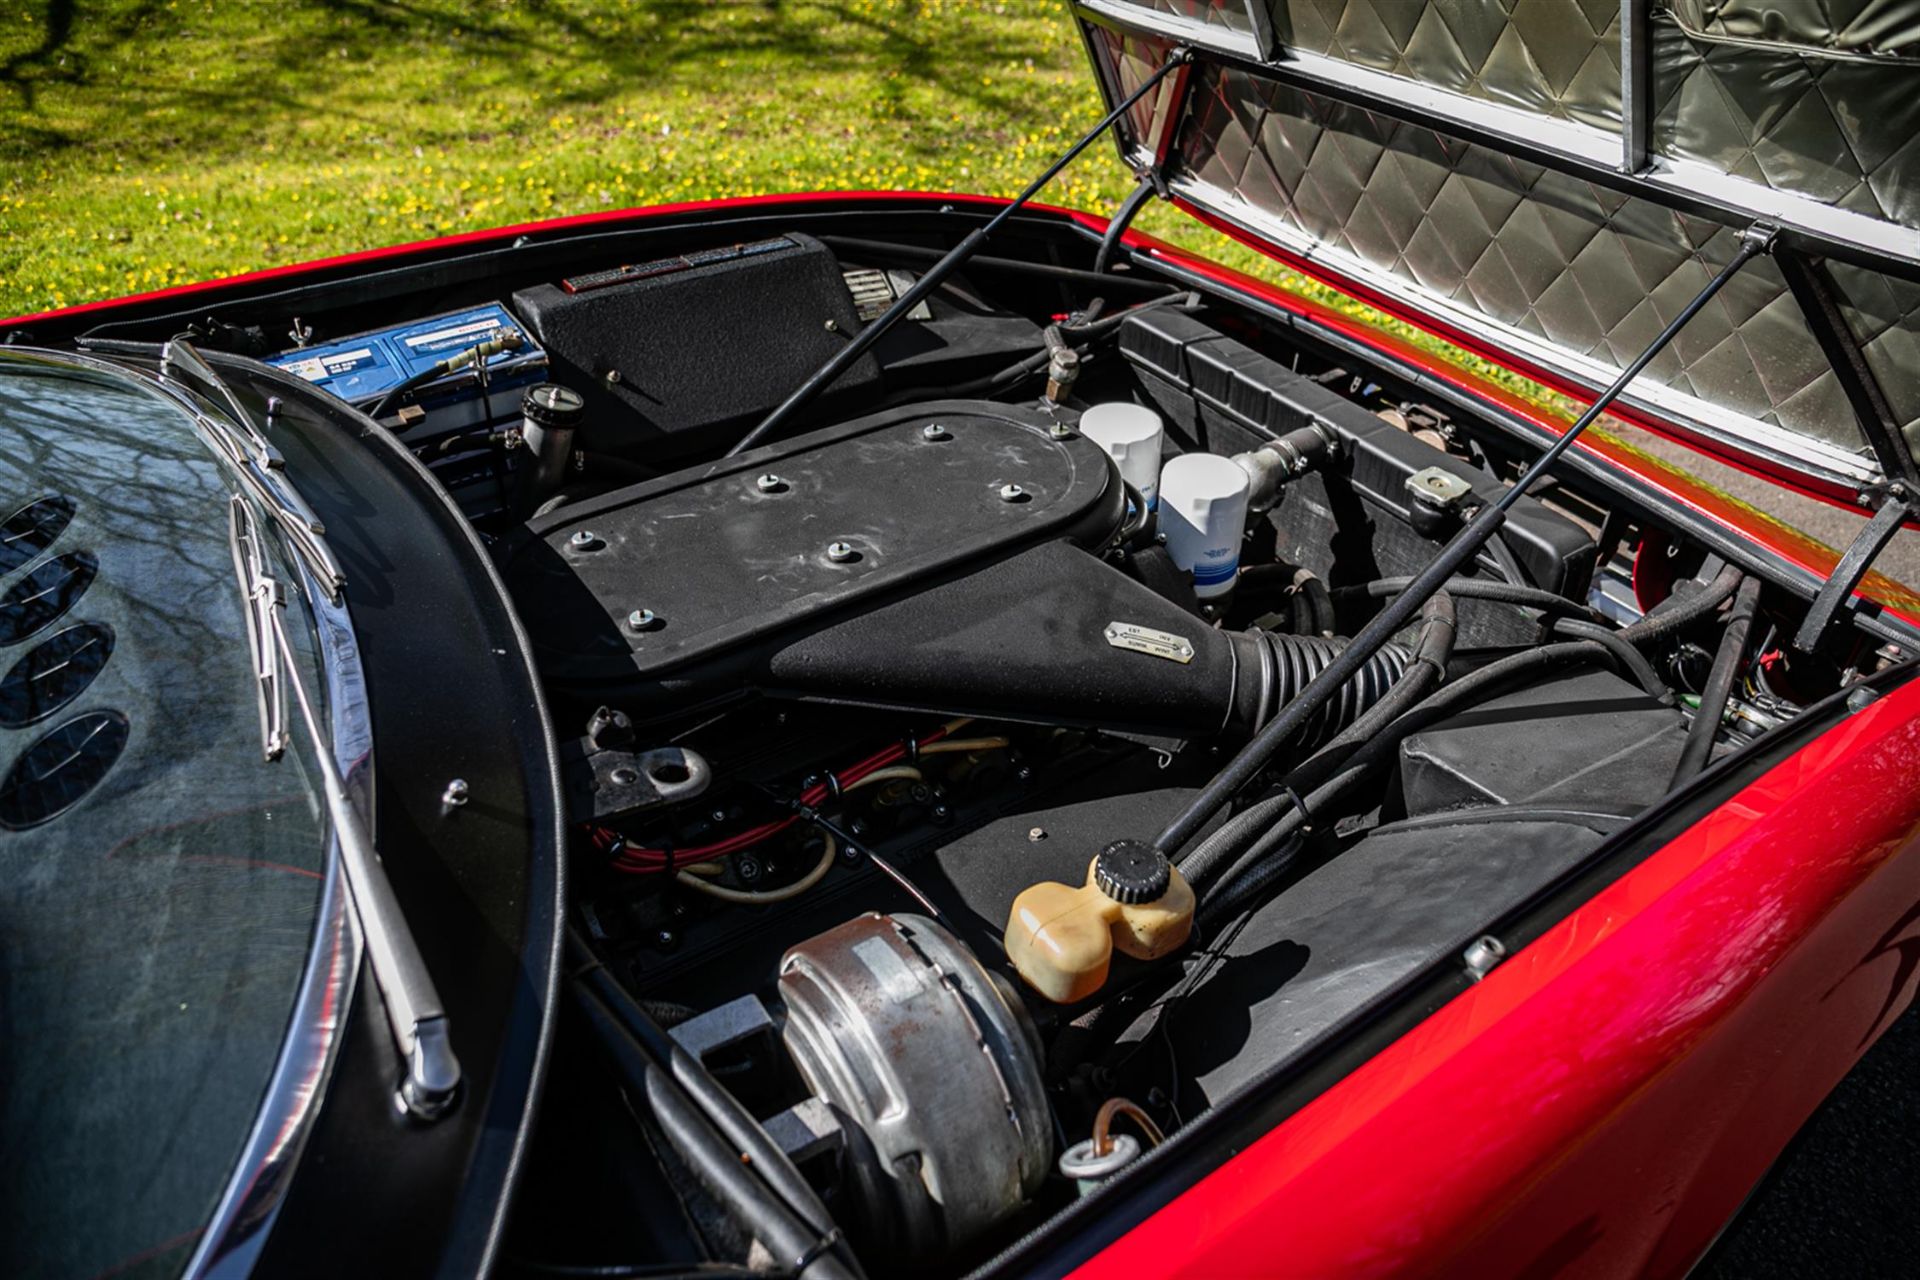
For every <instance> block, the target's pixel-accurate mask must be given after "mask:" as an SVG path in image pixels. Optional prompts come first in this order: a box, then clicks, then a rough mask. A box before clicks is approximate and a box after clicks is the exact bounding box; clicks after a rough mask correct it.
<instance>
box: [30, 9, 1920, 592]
mask: <svg viewBox="0 0 1920 1280" xmlns="http://www.w3.org/2000/svg"><path fill="white" fill-rule="evenodd" d="M1099 115H1100V102H1099V97H1098V94H1097V92H1096V90H1095V88H1094V84H1093V78H1092V75H1091V73H1090V72H1089V70H1088V68H1087V67H1086V65H1085V54H1084V52H1083V51H1082V48H1081V45H1080V40H1079V37H1078V35H1077V34H1076V33H1075V31H1074V29H1073V24H1072V22H1071V20H1070V19H1069V18H1068V15H1067V11H1066V6H1065V5H1064V4H1063V3H1060V2H1059V0H591V2H590V0H275V2H274V3H265V2H264V0H89V2H88V3H86V4H84V5H82V4H78V3H76V0H0V315H17V314H21V313H24V312H31V311H38V310H44V309H46V308H50V307H59V306H66V305H70V304H73V303H79V302H86V301H89V300H92V299H96V298H108V297H115V296H118V295H121V294H126V293H132V292H136V291H140V290H146V289H155V288H160V287H162V286H165V285H171V284H181V283H186V282H189V281H193V280H201V279H206V278H209V277H213V276H218V275H228V274H233V273H236V272H241V271H247V270H252V269H255V268H259V267H266V266H272V265H275V264H279V263H287V262H298V261H301V260H304V259H309V258H315V257H321V256H325V255H328V254H334V253H342V252H347V251H350V250H355V249H366V248H372V247H374V246H377V245H385V244H394V243H400V242H404V241H410V240H419V239H423V238H427V237H431V236H437V235H444V234H447V233H449V232H454V231H462V230H470V229H475V228H482V227H489V226H499V225H503V224H507V223H513V222H523V221H528V220H532V219H538V218H546V217H556V216H559V215H562V214H568V213H579V212H585V211H589V210H595V209H604V208H619V207H625V206H632V205H643V204H652V203H659V202H663V201H672V200H685V199H695V198H700V197H706V196H719V195H747V194H756V193H765V192H781V191H805V190H823V189H832V188H876V187H879V188H921V189H932V190H955V191H982V192H989V193H995V194H1002V195H1011V194H1013V193H1015V192H1017V191H1018V190H1019V189H1020V188H1021V187H1022V186H1024V185H1025V183H1026V181H1027V180H1028V179H1029V178H1030V177H1031V175H1032V174H1034V173H1035V172H1037V171H1038V170H1039V169H1040V167H1041V166H1042V165H1044V163H1045V162H1046V161H1047V160H1048V159H1049V158H1050V157H1051V156H1052V155H1054V154H1055V153H1057V152H1058V151H1060V150H1061V149H1062V148H1063V147H1065V146H1066V144H1067V143H1068V142H1070V141H1071V140H1072V139H1073V138H1075V137H1076V136H1078V135H1079V134H1080V133H1082V132H1083V131H1084V130H1085V129H1086V128H1088V127H1089V126H1090V125H1091V124H1092V123H1093V122H1094V121H1095V120H1096V119H1098V118H1099ZM1130 186H1131V178H1130V175H1129V174H1128V173H1127V172H1126V171H1125V169H1124V168H1123V166H1122V165H1121V164H1120V163H1119V161H1118V159H1117V158H1116V156H1115V154H1114V152H1113V149H1112V148H1111V147H1110V146H1107V145H1105V144H1104V143H1103V144H1101V145H1098V146H1095V147H1093V148H1091V149H1090V150H1089V151H1088V152H1087V153H1086V154H1085V155H1084V156H1082V157H1081V159H1080V160H1079V161H1078V162H1077V163H1076V164H1075V165H1074V166H1073V167H1072V168H1070V169H1068V171H1067V172H1066V173H1065V174H1064V175H1062V176H1061V177H1060V178H1058V179H1056V180H1055V182H1054V184H1053V185H1052V186H1051V187H1049V188H1048V189H1047V190H1046V191H1045V192H1044V193H1043V195H1042V197H1041V198H1042V199H1043V200H1047V201H1049V202H1051V203H1055V204H1064V205H1070V206H1074V207H1079V208H1087V209H1095V210H1107V209H1111V208H1112V207H1113V206H1114V204H1115V203H1117V202H1118V201H1119V200H1120V198H1121V197H1122V196H1123V195H1124V194H1125V193H1126V191H1127V190H1128V189H1129V187H1130ZM1140 226H1141V227H1142V228H1143V229H1145V230H1148V231H1152V232H1154V233H1156V234H1158V235H1161V236H1163V237H1165V238H1167V239H1169V240H1172V241H1174V242H1176V243H1179V244H1182V245H1184V246H1186V247H1188V248H1191V249H1194V250H1197V251H1199V252H1201V253H1204V254H1207V255H1208V256H1211V257H1214V258H1216V259H1219V260H1221V261H1224V262H1227V263H1229V264H1231V265H1233V266H1237V267H1240V268H1241V269H1243V270H1247V271H1251V272H1253V273H1255V274H1258V275H1263V276H1266V277H1268V278H1270V279H1275V278H1278V279H1283V280H1284V281H1286V282H1287V283H1289V284H1291V285H1293V286H1294V287H1296V288H1300V289H1302V290H1303V291H1305V292H1308V293H1311V294H1314V295H1316V296H1318V297H1320V298H1322V299H1323V300H1326V301H1329V302H1332V303H1333V304H1334V305H1336V306H1340V307H1342V309H1344V310H1347V311H1350V312H1354V313H1357V314H1371V313H1369V312H1367V310H1366V308H1364V307H1362V306H1360V305H1359V304H1358V303H1354V302H1352V301H1350V300H1347V299H1343V298H1341V297H1340V296H1339V295H1337V294H1334V293H1332V292H1331V291H1330V290H1325V289H1321V288H1318V287H1316V286H1313V285H1311V284H1309V283H1308V282H1305V281H1303V280H1301V279H1300V278H1299V277H1298V276H1294V275H1292V274H1291V273H1288V272H1284V271H1282V270H1280V269H1279V268H1277V267H1275V266H1274V265H1273V264H1272V263H1270V262H1268V261H1267V260H1265V259H1263V258H1260V257H1258V256H1257V255H1255V254H1253V253H1251V252H1249V251H1247V250H1245V249H1242V248H1241V247H1239V246H1238V245H1236V244H1234V243H1232V242H1231V241H1228V240H1226V239H1225V238H1224V237H1221V236H1218V235H1216V234H1214V233H1213V232H1211V231H1208V230H1206V229H1205V228H1204V227H1201V226H1199V225H1198V224H1197V223H1194V222H1192V221H1191V220H1189V219H1187V218H1186V217H1184V216H1182V215H1180V214H1178V213H1176V212H1174V211H1173V210H1171V209H1169V208H1167V207H1165V206H1150V207H1149V208H1148V209H1147V210H1146V211H1145V212H1144V213H1143V214H1142V217H1141V220H1140ZM1389 326H1390V327H1392V328H1394V329H1397V330H1399V331H1400V332H1402V333H1405V334H1407V335H1408V336H1410V337H1412V338H1413V339H1414V340H1415V341H1416V342H1419V343H1420V344H1421V345H1423V346H1425V347H1428V348H1430V349H1438V350H1442V351H1446V352H1449V353H1450V354H1451V356H1452V358H1454V359H1456V360H1458V361H1459V362H1460V363H1462V364H1465V365H1468V366H1470V367H1473V368H1477V369H1479V370H1481V371H1483V372H1487V373H1490V374H1492V375H1493V376H1494V377H1496V378H1497V379H1499V380H1500V381H1502V382H1504V383H1506V384H1507V385H1508V386H1509V387H1511V388H1512V389H1514V390H1515V391H1517V392H1519V393H1520V394H1522V395H1525V396H1528V397H1530V398H1533V399H1535V400H1537V401H1539V402H1541V403H1545V404H1548V405H1551V406H1552V407H1554V408H1556V409H1558V410H1560V411H1562V412H1566V411H1567V408H1568V402H1567V401H1565V400H1564V399H1562V398H1560V397H1557V396H1554V395H1553V394H1552V393H1550V392H1548V391H1546V390H1545V389H1544V388H1540V387H1536V386H1534V385H1533V384H1532V383H1529V382H1526V381H1524V380H1522V379H1519V378H1516V377H1514V376H1513V375H1511V374H1507V373H1504V372H1502V371H1499V370H1496V369H1493V368H1492V367H1491V366H1489V365H1487V364H1486V363H1485V362H1483V361H1479V360H1477V359H1474V358H1473V357H1471V356H1468V355H1466V354H1465V353H1462V352H1457V351H1454V350H1453V349H1452V348H1449V347H1446V345H1445V344H1443V343H1441V342H1439V341H1437V340H1435V339H1432V338H1429V337H1427V336H1426V335H1424V334H1420V333H1418V332H1417V331H1412V330H1409V329H1407V328H1406V327H1405V326H1401V325H1396V324H1391V322H1389ZM1610 425H1611V424H1610ZM1685 465H1688V466H1689V469H1691V468H1692V465H1693V464H1692V463H1691V462H1686V463H1685ZM1731 479H1732V480H1738V477H1737V476H1734V477H1731ZM1750 496H1751V497H1753V498H1754V499H1755V500H1759V501H1762V502H1766V503H1767V504H1768V505H1769V506H1774V505H1776V496H1775V493H1774V491H1768V490H1765V488H1764V486H1763V487H1762V489H1761V490H1759V491H1756V492H1754V493H1753V494H1752V495H1750ZM1819 516H1820V513H1818V512H1816V513H1815V517H1819ZM1842 523H1843V524H1844V521H1843V522H1842ZM1811 524H1817V520H1814V521H1812V522H1810V527H1811ZM1827 536H1828V537H1829V538H1835V537H1837V538H1840V539H1842V540H1844V538H1845V537H1847V536H1850V535H1849V534H1848V531H1847V529H1846V528H1844V527H1842V528H1837V529H1835V530H1834V531H1833V532H1831V533H1829V534H1828V535H1827ZM1914 562H1915V565H1916V566H1920V554H1916V556H1915V558H1914ZM1915 573H1917V574H1920V567H1917V568H1916V570H1915Z"/></svg>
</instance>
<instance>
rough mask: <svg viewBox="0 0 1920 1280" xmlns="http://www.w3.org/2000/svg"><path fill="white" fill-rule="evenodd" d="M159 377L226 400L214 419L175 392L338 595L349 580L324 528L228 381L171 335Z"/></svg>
mask: <svg viewBox="0 0 1920 1280" xmlns="http://www.w3.org/2000/svg"><path fill="white" fill-rule="evenodd" d="M160 379H161V381H162V382H170V383H172V384H173V385H174V387H175V388H177V389H178V390H179V391H187V392H192V393H193V394H194V395H197V396H199V397H201V398H203V399H205V400H207V401H208V402H209V403H219V402H224V408H225V410H226V412H225V413H224V414H223V415H222V416H221V417H219V418H215V417H213V416H211V415H209V414H206V413H202V412H200V411H199V409H198V408H197V407H196V406H194V405H193V404H192V402H191V399H190V398H189V397H187V396H180V395H178V393H177V392H176V398H177V399H180V400H182V401H183V402H185V403H187V405H188V407H189V408H191V409H193V412H194V418H195V421H197V422H198V423H199V424H200V427H201V429H202V430H203V431H204V432H205V433H206V435H207V436H208V438H209V439H210V440H212V442H213V444H214V447H215V448H217V449H219V451H220V453H221V455H222V456H223V457H225V458H226V460H227V462H228V463H229V464H230V465H231V466H232V467H233V469H234V470H235V471H236V472H237V473H238V474H239V476H240V478H241V480H242V482H243V483H244V484H245V485H246V487H247V490H248V492H249V493H251V494H252V496H253V497H254V499H255V500H256V501H258V502H259V503H260V505H261V506H262V507H264V508H265V509H266V510H267V511H268V512H269V513H270V514H272V516H273V518H274V523H275V524H277V525H279V526H280V528H281V530H282V531H283V532H284V533H285V534H286V535H287V542H288V543H289V545H291V546H292V547H293V549H294V551H295V552H296V553H297V554H298V555H299V557H300V559H301V560H302V561H303V562H305V564H306V566H307V569H308V570H309V571H310V572H311V573H312V574H313V576H314V577H315V578H317V579H319V581H320V585H321V588H322V589H323V590H325V591H326V593H327V598H328V599H329V600H337V599H339V597H340V589H341V588H342V587H344V586H345V585H346V582H347V579H346V575H345V574H344V573H342V572H341V570H340V563H339V561H337V560H335V559H334V557H333V552H332V551H331V550H329V549H328V547H327V544H326V539H325V536H324V535H325V534H326V532H327V527H326V526H325V525H324V524H322V523H321V522H320V517H319V516H317V515H315V514H314V511H313V508H312V507H310V506H308V505H307V500H306V499H305V498H303V497H301V496H300V490H299V489H297V488H295V487H294V484H293V481H292V480H291V479H290V478H289V477H288V476H287V474H286V471H285V467H286V459H284V458H283V457H281V455H280V451H279V450H278V449H275V448H274V447H273V445H272V443H271V442H269V441H268V440H267V438H266V436H264V435H262V434H261V432H260V428H259V427H258V426H257V425H255V423H254V421H253V416H252V415H251V414H249V413H248V412H247V409H246V406H245V405H243V404H241V403H240V397H239V396H237V395H235V394H234V391H233V388H232V386H230V385H229V384H228V383H227V381H226V379H224V378H222V377H221V376H220V375H219V374H218V373H215V372H214V370H213V366H211V365H209V364H208V363H207V361H206V358H205V357H204V356H202V355H201V354H200V353H199V352H198V351H197V350H195V349H194V347H193V344H192V343H190V342H188V341H186V340H185V339H184V338H175V339H173V340H172V341H171V342H168V343H167V344H166V345H164V346H163V347H161V349H160Z"/></svg>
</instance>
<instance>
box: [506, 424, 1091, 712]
mask: <svg viewBox="0 0 1920 1280" xmlns="http://www.w3.org/2000/svg"><path fill="white" fill-rule="evenodd" d="M1051 425H1052V420H1051V419H1050V418H1048V417H1046V416H1045V415H1044V414H1042V413H1040V412H1039V411H1037V410H1033V409H1026V408H1023V407H1019V406H1010V405H1001V404H994V403H990V402H986V401H946V402H935V403H931V404H925V405H915V406H912V407H910V408H902V409H898V410H893V411H889V412H886V413H881V414H876V415H874V416H871V417H867V418H862V419H860V420H858V421H855V422H850V423H845V424H843V425H840V426H836V427H829V428H826V429H824V430H820V431H816V432H812V433H810V434H808V435H804V436H800V437H797V438H795V439H793V440H790V441H786V442H783V443H780V444H776V445H771V446H768V447H766V448H763V449H757V450H754V451H752V452H749V453H745V454H742V455H740V456H739V457H737V458H727V459H723V460H722V461H720V462H717V463H714V464H712V465H710V466H704V467H697V468H692V469H689V470H687V471H684V472H680V473H678V474H675V475H672V476H667V477H664V478H662V479H660V480H656V481H651V482H648V483H646V484H643V485H637V486H634V487H632V488H629V489H623V490H620V491H618V492H616V493H611V494H607V495H605V496H603V497H600V498H597V499H594V500H592V501H589V502H583V503H580V504H579V505H577V506H569V507H565V508H562V509H561V510H560V511H557V512H555V513H554V514H552V515H550V516H548V517H545V518H542V519H536V520H535V521H533V522H532V523H531V525H530V528H531V530H532V532H533V534H534V535H535V537H534V538H533V539H532V540H531V541H530V542H529V543H528V544H527V545H525V546H523V547H522V548H520V549H519V551H518V552H517V554H516V556H515V558H514V561H513V564H512V568H511V571H510V574H509V578H510V581H511V583H512V585H513V590H514V594H515V597H516V599H517V601H518V603H519V605H520V607H521V610H522V613H523V616H524V617H525V618H526V619H527V623H528V627H529V629H530V630H531V631H532V633H533V635H534V638H535V644H536V647H537V649H538V651H539V654H540V659H541V663H542V668H543V671H544V673H545V675H546V676H547V678H548V679H549V680H550V681H551V682H553V683H554V684H555V685H556V686H557V687H560V688H562V689H573V690H578V691H579V692H581V693H582V694H598V693H600V692H617V691H620V690H625V691H628V692H647V693H653V694H658V695H664V696H665V697H666V698H667V700H669V701H697V700H702V699H705V698H710V697H712V696H715V695H717V694H720V693H725V692H731V691H732V689H730V688H729V687H728V682H729V678H730V677H729V672H728V668H727V663H728V662H729V661H730V660H733V659H736V658H737V659H738V660H739V661H740V662H742V663H745V662H747V661H748V659H749V657H750V656H751V655H752V654H753V653H755V652H757V651H759V650H762V649H764V648H765V645H764V644H763V643H759V642H762V641H765V640H767V639H768V638H769V637H775V636H779V635H784V634H790V633H794V632H799V631H803V630H810V629H812V628H814V627H816V626H820V625H825V624H827V623H828V622H829V621H831V620H833V619H835V618H837V617H843V616H846V615H847V614H849V613H851V612H854V611H856V610H863V609H871V608H874V607H877V606H879V605H881V604H883V603H885V602H887V601H889V600H892V599H896V598H899V597H900V596H902V595H904V594H906V593H908V592H910V591H915V590H919V589H923V588H925V587H928V586H931V585H933V584H934V583H936V582H939V581H943V580H946V579H949V578H952V577H954V576H957V575H960V574H963V573H966V572H970V571H973V570H977V569H978V568H979V567H981V566H982V565H984V564H988V563H992V562H994V561H998V560H1001V559H1004V558H1006V557H1008V556H1011V555H1014V554H1016V553H1018V552H1020V551H1022V550H1025V549H1028V548H1031V547H1034V546H1037V545H1039V544H1041V543H1043V542H1052V541H1057V540H1061V539H1065V540H1067V541H1069V542H1073V543H1075V544H1078V545H1080V546H1093V545H1096V544H1098V543H1100V542H1102V541H1104V540H1105V539H1106V538H1107V536H1108V535H1109V534H1110V533H1111V532H1112V531H1113V530H1114V529H1115V528H1116V527H1117V526H1118V524H1119V522H1120V519H1121V516H1122V514H1123V509H1124V504H1125V494H1124V491H1123V490H1122V488H1121V486H1120V484H1119V483H1118V480H1117V478H1116V476H1115V475H1114V472H1113V467H1112V464H1111V462H1109V461H1108V459H1107V457H1106V455H1105V454H1104V453H1103V452H1102V451H1101V450H1100V449H1099V448H1098V447H1097V446H1095V445H1093V444H1091V443H1089V442H1087V441H1086V440H1084V439H1081V438H1080V437H1078V436H1073V437H1070V438H1068V439H1065V440H1057V439H1054V438H1052V437H1051V435H1050V434H1049V431H1048V428H1049V427H1050V426H1051ZM931 428H938V430H933V431H930V429H931ZM763 477H770V478H771V479H769V480H767V481H766V482H765V483H763V480H762V478H763ZM1009 485H1011V486H1017V489H1016V490H1013V491H1006V488H1007V486H1009ZM1003 491H1005V492H1003ZM835 543H844V544H846V546H847V548H849V549H850V551H851V557H850V558H843V559H836V558H834V556H833V555H832V554H831V553H830V551H829V548H830V547H831V546H833V544H835ZM636 610H650V611H651V613H652V617H651V619H650V620H648V621H647V622H646V623H645V624H644V625H642V626H640V627H635V626H634V625H632V624H631V622H630V615H631V614H633V613H634V612H635V611H636ZM739 674H740V675H741V676H744V674H745V669H744V667H743V668H742V669H741V671H740V672H739ZM734 683H736V684H737V683H738V678H737V677H735V678H734ZM636 710H638V711H640V712H641V713H642V714H645V709H644V708H636Z"/></svg>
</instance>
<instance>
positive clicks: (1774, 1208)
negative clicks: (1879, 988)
mask: <svg viewBox="0 0 1920 1280" xmlns="http://www.w3.org/2000/svg"><path fill="white" fill-rule="evenodd" d="M1916 1067H1920V1008H1916V1009H1909V1010H1908V1011H1907V1012H1906V1013H1905V1014H1904V1015H1902V1016H1901V1018H1900V1020H1899V1021H1898V1022H1896V1023H1894V1024H1893V1026H1892V1027H1890V1028H1888V1030H1887V1033H1886V1034H1885V1035H1883V1036H1882V1037H1881V1038H1880V1042H1879V1043H1878V1044H1876V1045H1874V1047H1873V1048H1872V1049H1870V1050H1868V1051H1867V1056H1866V1057H1864V1058H1862V1059H1861V1060H1860V1065H1858V1066H1857V1067H1855V1068H1854V1069H1853V1071H1852V1072H1851V1073H1850V1074H1849V1075H1848V1076H1847V1078H1846V1079H1845V1080H1843V1081H1842V1082H1841V1083H1840V1087H1839V1088H1838V1089H1836V1090H1834V1092H1833V1096H1832V1097H1830V1098H1828V1099H1827V1101H1826V1104H1825V1105H1824V1106H1822V1107H1821V1108H1820V1110H1819V1111H1817V1112H1815V1113H1814V1116H1813V1119H1812V1120H1810V1121H1808V1123H1807V1127H1806V1128H1805V1129H1804V1130H1802V1131H1801V1133H1800V1136H1799V1137H1798V1138H1796V1139H1794V1142H1793V1145H1792V1146H1790V1147H1788V1148H1787V1151H1786V1154H1785V1155H1783V1156H1782V1157H1781V1158H1780V1161H1779V1163H1778V1164H1776V1165H1775V1166H1774V1168H1773V1172H1772V1173H1770V1174H1769V1175H1768V1176H1767V1178H1766V1180H1765V1181H1764V1182H1762V1183H1761V1184H1760V1186H1759V1187H1758V1188H1757V1189H1756V1190H1755V1191H1754V1194H1753V1198H1752V1199H1751V1200H1749V1201H1748V1202H1747V1207H1746V1209H1745V1210H1744V1211H1743V1212H1742V1213H1741V1214H1740V1216H1739V1217H1738V1218H1736V1219H1734V1222H1733V1225H1732V1226H1731V1227H1729V1228H1728V1229H1727V1233H1726V1234H1725V1235H1724V1236H1722V1237H1721V1238H1720V1242H1719V1244H1718V1245H1717V1246H1715V1248H1714V1250H1713V1252H1712V1253H1710V1254H1709V1255H1708V1256H1707V1259H1706V1260H1705V1262H1704V1263H1703V1264H1702V1265H1701V1266H1700V1268H1699V1269H1698V1270H1697V1271H1695V1272H1694V1275H1695V1277H1697V1278H1698V1280H1773V1277H1786V1276H1793V1277H1806V1276H1861V1277H1868V1276H1910V1275H1914V1274H1915V1273H1916V1272H1920V1219H1917V1218H1916V1216H1915V1212H1914V1209H1915V1205H1916V1203H1920V1200H1917V1199H1916V1195H1917V1194H1920V1088H1916V1087H1915V1077H1914V1072H1915V1069H1916Z"/></svg>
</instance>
